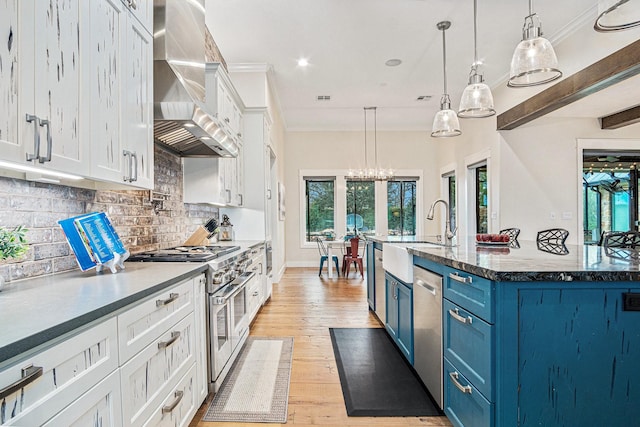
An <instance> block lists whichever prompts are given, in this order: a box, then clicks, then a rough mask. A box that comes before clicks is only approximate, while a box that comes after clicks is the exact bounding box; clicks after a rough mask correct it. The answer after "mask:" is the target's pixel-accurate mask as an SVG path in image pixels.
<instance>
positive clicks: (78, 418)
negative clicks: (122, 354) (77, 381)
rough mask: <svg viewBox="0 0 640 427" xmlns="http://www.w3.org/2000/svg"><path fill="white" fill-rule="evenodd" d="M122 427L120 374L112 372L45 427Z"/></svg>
mask: <svg viewBox="0 0 640 427" xmlns="http://www.w3.org/2000/svg"><path fill="white" fill-rule="evenodd" d="M59 426H68V427H82V426H96V427H121V426H122V400H121V398H120V372H119V371H115V372H112V373H111V374H110V375H109V376H108V377H107V378H105V379H104V380H102V381H101V382H100V383H98V384H97V385H96V386H95V387H93V388H92V389H91V390H89V391H88V392H86V393H85V394H83V395H82V397H80V398H79V399H78V400H76V401H75V402H73V403H72V404H71V405H69V406H67V407H66V408H65V409H64V410H63V411H62V412H60V413H59V414H58V415H56V416H55V417H53V418H52V419H51V420H49V421H48V422H47V423H46V424H44V427H59Z"/></svg>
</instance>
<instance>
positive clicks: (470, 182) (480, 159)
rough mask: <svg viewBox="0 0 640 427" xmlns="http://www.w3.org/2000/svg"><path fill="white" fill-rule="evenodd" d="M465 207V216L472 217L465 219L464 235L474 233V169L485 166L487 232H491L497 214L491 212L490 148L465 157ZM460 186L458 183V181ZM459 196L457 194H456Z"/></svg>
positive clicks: (475, 198) (475, 196) (475, 195)
mask: <svg viewBox="0 0 640 427" xmlns="http://www.w3.org/2000/svg"><path fill="white" fill-rule="evenodd" d="M464 164H465V169H466V177H465V197H464V199H465V202H466V203H465V209H464V212H465V213H466V218H474V220H473V221H465V222H466V223H467V224H466V235H467V236H475V235H476V229H477V228H476V227H477V225H476V221H475V218H476V200H477V191H476V178H475V177H476V169H477V168H478V167H480V166H486V167H487V232H488V233H492V232H493V228H494V222H496V221H497V220H498V215H497V214H496V213H494V212H493V197H494V188H493V171H492V169H491V150H484V151H481V152H479V153H475V154H472V155H470V156H467V157H466V158H465V162H464ZM458 188H460V183H458ZM458 197H459V196H458Z"/></svg>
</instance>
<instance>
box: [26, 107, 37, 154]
mask: <svg viewBox="0 0 640 427" xmlns="http://www.w3.org/2000/svg"><path fill="white" fill-rule="evenodd" d="M31 122H35V123H34V124H35V132H34V133H33V153H32V154H29V153H27V161H28V162H32V161H34V160H36V159H39V158H40V129H39V126H40V119H39V118H38V116H34V115H32V114H27V123H31Z"/></svg>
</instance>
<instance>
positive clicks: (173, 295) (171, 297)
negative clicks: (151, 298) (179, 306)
mask: <svg viewBox="0 0 640 427" xmlns="http://www.w3.org/2000/svg"><path fill="white" fill-rule="evenodd" d="M178 298H180V294H179V293H177V292H176V293H173V292H172V293H170V294H169V298H167V299H157V300H156V307H162V306H163V305H167V304H171V303H172V302H174V301H175V300H177V299H178Z"/></svg>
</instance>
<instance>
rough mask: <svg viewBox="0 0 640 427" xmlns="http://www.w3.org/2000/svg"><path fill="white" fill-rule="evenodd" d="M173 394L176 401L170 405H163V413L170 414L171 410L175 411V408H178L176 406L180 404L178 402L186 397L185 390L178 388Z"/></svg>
mask: <svg viewBox="0 0 640 427" xmlns="http://www.w3.org/2000/svg"><path fill="white" fill-rule="evenodd" d="M173 396H174V397H175V399H174V401H173V402H171V404H170V405H167V406H163V407H162V413H163V414H168V413H170V412H173V410H174V409H176V406H178V404H179V403H180V401H181V400H182V398H183V397H184V391H182V390H178V391H176V392H175V393H174V394H173Z"/></svg>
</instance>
